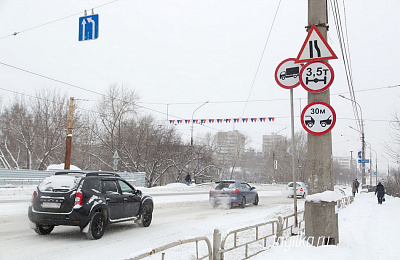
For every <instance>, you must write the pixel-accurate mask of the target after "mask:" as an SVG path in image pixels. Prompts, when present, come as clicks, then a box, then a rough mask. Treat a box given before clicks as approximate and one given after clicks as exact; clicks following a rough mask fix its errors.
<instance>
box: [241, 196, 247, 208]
mask: <svg viewBox="0 0 400 260" xmlns="http://www.w3.org/2000/svg"><path fill="white" fill-rule="evenodd" d="M240 206H241V207H242V209H243V208H244V207H245V206H246V198H245V197H243V198H242V203H241V204H240Z"/></svg>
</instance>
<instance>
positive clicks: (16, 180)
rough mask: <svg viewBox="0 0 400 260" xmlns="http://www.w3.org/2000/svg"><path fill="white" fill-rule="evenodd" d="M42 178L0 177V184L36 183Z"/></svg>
mask: <svg viewBox="0 0 400 260" xmlns="http://www.w3.org/2000/svg"><path fill="white" fill-rule="evenodd" d="M42 180H43V178H28V179H27V178H0V186H4V185H38V184H39V183H40V182H41V181H42Z"/></svg>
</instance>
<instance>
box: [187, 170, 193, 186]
mask: <svg viewBox="0 0 400 260" xmlns="http://www.w3.org/2000/svg"><path fill="white" fill-rule="evenodd" d="M185 181H186V185H187V186H189V185H190V182H191V181H192V178H191V177H190V174H189V173H188V174H187V175H186V177H185Z"/></svg>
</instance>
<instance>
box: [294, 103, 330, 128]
mask: <svg viewBox="0 0 400 260" xmlns="http://www.w3.org/2000/svg"><path fill="white" fill-rule="evenodd" d="M335 123H336V113H335V110H333V108H332V107H331V106H330V105H329V104H327V103H325V102H320V101H316V102H313V103H310V104H308V105H307V106H306V107H305V108H304V109H303V112H302V113H301V124H302V125H303V127H304V129H305V130H306V131H307V132H309V133H310V134H313V135H323V134H326V133H328V132H329V131H331V130H332V128H333V127H334V125H335Z"/></svg>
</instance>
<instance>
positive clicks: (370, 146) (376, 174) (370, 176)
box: [366, 142, 378, 186]
mask: <svg viewBox="0 0 400 260" xmlns="http://www.w3.org/2000/svg"><path fill="white" fill-rule="evenodd" d="M366 143H367V144H368V145H369V157H370V160H371V161H370V163H369V165H370V166H369V169H370V174H369V178H370V179H369V185H370V186H372V152H371V151H374V153H375V182H376V185H378V181H377V180H378V153H377V152H376V151H375V150H374V149H372V145H371V144H370V143H368V142H366Z"/></svg>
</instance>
